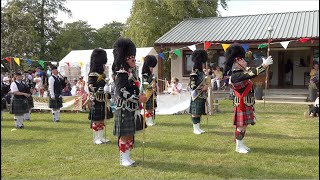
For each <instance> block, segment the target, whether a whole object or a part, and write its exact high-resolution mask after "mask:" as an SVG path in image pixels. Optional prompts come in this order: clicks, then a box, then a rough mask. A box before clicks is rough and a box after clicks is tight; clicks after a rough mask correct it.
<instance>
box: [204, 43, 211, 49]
mask: <svg viewBox="0 0 320 180" xmlns="http://www.w3.org/2000/svg"><path fill="white" fill-rule="evenodd" d="M210 46H211V42H204V50H208V49H209V47H210Z"/></svg>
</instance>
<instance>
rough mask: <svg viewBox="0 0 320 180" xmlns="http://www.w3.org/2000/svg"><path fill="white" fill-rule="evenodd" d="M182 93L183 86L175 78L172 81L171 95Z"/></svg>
mask: <svg viewBox="0 0 320 180" xmlns="http://www.w3.org/2000/svg"><path fill="white" fill-rule="evenodd" d="M181 91H182V84H181V83H179V79H178V78H176V77H173V78H172V79H171V92H170V94H179V93H181Z"/></svg>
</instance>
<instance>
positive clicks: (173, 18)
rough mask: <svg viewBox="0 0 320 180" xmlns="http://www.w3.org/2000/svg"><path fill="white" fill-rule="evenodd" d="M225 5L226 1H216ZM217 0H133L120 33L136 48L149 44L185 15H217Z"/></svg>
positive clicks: (198, 16)
mask: <svg viewBox="0 0 320 180" xmlns="http://www.w3.org/2000/svg"><path fill="white" fill-rule="evenodd" d="M220 4H221V6H222V7H223V8H227V4H226V0H220ZM217 7H218V0H191V1H172V0H148V1H145V0H135V1H134V2H133V5H132V10H131V15H130V17H129V18H128V20H127V28H126V29H125V31H124V35H125V36H127V37H129V38H131V40H132V41H133V42H134V43H135V44H136V45H137V47H146V46H153V45H154V42H155V41H156V40H157V39H158V38H160V37H161V36H162V35H163V34H165V33H166V32H168V31H169V30H170V29H172V28H173V27H174V26H176V25H177V24H178V23H180V22H181V21H182V20H184V19H186V18H203V17H215V16H217V14H218V12H217Z"/></svg>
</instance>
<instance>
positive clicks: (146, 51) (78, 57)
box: [59, 47, 157, 66]
mask: <svg viewBox="0 0 320 180" xmlns="http://www.w3.org/2000/svg"><path fill="white" fill-rule="evenodd" d="M104 50H105V51H106V52H107V56H108V62H107V64H108V65H111V64H112V63H113V53H112V51H113V49H104ZM92 51H93V49H91V50H73V51H71V52H70V53H69V54H67V55H66V56H65V57H64V58H63V59H62V60H61V61H60V62H59V66H64V64H65V63H67V62H68V63H70V65H71V64H79V62H82V63H84V64H90V56H91V53H92ZM147 55H157V52H156V50H155V49H154V48H153V47H145V48H137V54H136V60H137V64H140V63H142V62H141V58H142V57H145V56H147Z"/></svg>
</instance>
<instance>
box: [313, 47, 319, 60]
mask: <svg viewBox="0 0 320 180" xmlns="http://www.w3.org/2000/svg"><path fill="white" fill-rule="evenodd" d="M313 61H315V62H317V63H318V64H319V49H315V50H314V51H313Z"/></svg>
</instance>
